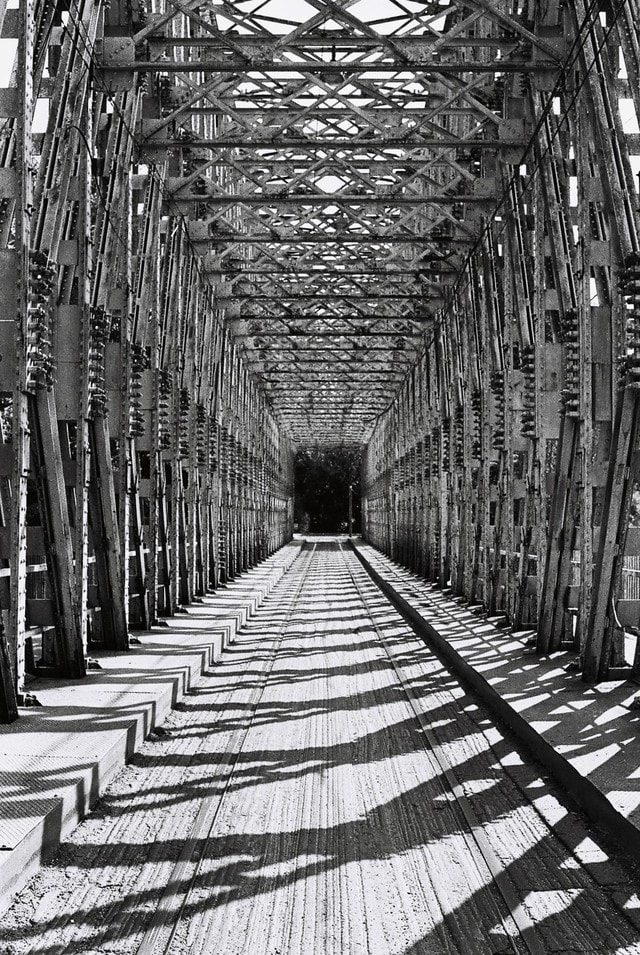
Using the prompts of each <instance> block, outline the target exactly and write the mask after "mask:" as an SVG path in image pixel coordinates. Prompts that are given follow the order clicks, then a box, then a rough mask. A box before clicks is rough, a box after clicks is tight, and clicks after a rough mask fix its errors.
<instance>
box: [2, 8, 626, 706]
mask: <svg viewBox="0 0 640 955" xmlns="http://www.w3.org/2000/svg"><path fill="white" fill-rule="evenodd" d="M638 24H640V4H639V3H638V0H612V2H606V0H593V2H585V0H566V2H561V0H546V2H544V3H543V2H540V0H439V2H435V0H434V2H427V3H419V2H416V0H296V2H285V0H236V2H228V0H147V2H145V3H143V2H141V0H111V2H110V3H107V2H104V0H57V2H56V0H14V2H11V0H9V2H8V3H5V4H2V5H0V25H1V29H2V33H1V38H2V52H3V54H4V55H3V57H2V63H3V64H4V75H3V77H2V88H1V89H0V123H1V130H0V287H1V290H2V301H3V308H2V310H1V312H0V354H1V356H2V361H1V363H0V388H1V392H0V435H1V444H0V607H1V609H2V615H1V620H2V626H1V628H0V718H1V719H2V720H4V721H10V720H13V719H14V718H15V717H16V716H17V715H18V707H19V705H20V704H21V703H25V702H28V693H27V691H28V678H29V675H30V674H33V673H34V672H38V673H45V674H47V673H51V674H57V675H59V676H60V675H62V676H65V677H69V678H78V677H82V676H83V674H84V673H85V670H86V668H87V666H88V665H90V664H88V661H89V660H90V654H91V646H92V645H93V644H95V643H99V644H101V645H102V646H103V647H106V648H113V649H124V648H126V647H127V646H128V641H129V640H130V639H131V633H130V631H131V629H132V628H136V627H139V628H148V627H149V626H150V625H151V624H152V623H154V622H156V621H157V620H158V619H160V618H162V617H163V616H166V615H170V614H172V613H174V612H176V611H178V610H179V609H180V608H181V607H182V606H184V605H185V604H188V603H190V602H192V601H194V600H197V598H198V596H199V595H201V594H203V593H204V592H205V591H206V590H208V589H210V588H215V587H217V586H219V585H221V584H224V582H225V581H227V580H228V579H230V578H231V577H233V576H235V575H237V574H238V573H239V572H241V571H242V570H243V569H245V568H247V567H248V566H250V565H252V564H254V563H256V562H257V561H259V560H260V559H262V558H263V557H264V556H266V555H267V554H269V553H271V552H272V551H273V550H275V549H276V548H277V547H279V546H280V545H281V544H282V543H283V542H284V541H286V540H287V539H288V538H289V537H290V536H291V533H292V529H293V504H292V501H293V477H292V474H293V468H292V462H293V455H294V452H295V449H296V448H297V447H304V446H316V445H318V446H320V447H329V446H334V445H338V446H344V447H348V448H353V447H354V446H361V447H362V448H363V461H364V464H363V478H364V481H363V487H364V491H363V512H364V517H363V525H364V526H363V532H364V536H365V537H366V538H367V539H368V540H369V541H370V542H372V543H373V544H375V545H377V546H378V547H380V548H381V549H383V550H385V551H386V552H387V553H390V554H391V555H392V556H393V557H395V558H397V559H398V560H400V561H401V562H404V563H405V564H408V565H410V566H411V567H413V568H414V569H416V570H418V571H419V572H420V573H422V574H424V575H425V576H427V577H428V578H431V579H435V580H439V581H440V582H441V583H442V585H443V586H448V587H450V588H452V591H453V592H454V593H455V594H459V595H461V596H463V597H465V598H467V599H468V600H470V601H476V602H478V603H481V604H483V605H484V608H485V609H486V611H487V612H488V613H490V614H503V615H505V616H506V618H507V619H508V621H509V622H510V623H511V624H512V625H513V626H514V627H515V628H517V629H523V628H531V629H535V632H536V633H537V649H538V651H539V652H541V653H547V652H549V651H552V650H554V649H556V648H558V647H560V646H567V645H573V646H575V648H576V649H577V650H579V651H580V653H581V660H582V664H581V665H582V672H583V676H584V679H585V680H586V681H588V682H593V681H596V680H599V679H603V678H605V677H606V676H607V675H608V674H609V673H610V672H611V668H613V667H615V668H617V669H618V670H619V669H622V670H624V672H629V673H632V672H633V671H634V670H635V671H637V670H638V668H639V666H640V662H639V659H638V656H639V654H638V653H635V652H634V646H635V643H636V642H638V643H640V641H635V637H636V636H637V634H638V633H639V632H640V630H639V629H638V628H640V586H638V587H636V586H635V580H636V577H635V576H634V574H635V575H637V574H638V573H640V572H639V571H638V570H637V567H638V566H640V564H639V558H638V555H640V507H639V505H638V500H639V499H640V494H639V481H640V477H639V473H638V472H639V468H640V454H639V452H640V435H639V430H640V391H639V385H640V234H639V233H640V217H639V198H638V182H637V176H638V172H639V170H640V130H639V127H638V123H637V117H638V116H640V36H639V32H638V30H639V28H638Z"/></svg>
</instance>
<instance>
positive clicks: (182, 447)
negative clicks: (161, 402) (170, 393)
mask: <svg viewBox="0 0 640 955" xmlns="http://www.w3.org/2000/svg"><path fill="white" fill-rule="evenodd" d="M190 408H191V395H190V394H189V391H188V389H187V388H181V389H180V399H179V408H178V456H179V457H181V458H188V457H189V450H190V447H191V442H190V440H189V409H190Z"/></svg>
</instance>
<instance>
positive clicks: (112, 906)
mask: <svg viewBox="0 0 640 955" xmlns="http://www.w3.org/2000/svg"><path fill="white" fill-rule="evenodd" d="M202 613H203V614H206V606H205V607H204V609H203V611H202ZM638 889H640V878H638V877H637V876H636V875H634V873H633V872H632V871H631V870H630V869H629V868H628V867H625V866H623V865H622V863H618V862H615V861H614V860H613V859H612V858H611V857H610V856H609V854H608V853H607V850H606V847H603V846H602V845H599V844H598V843H597V841H596V840H594V837H593V833H591V832H590V831H589V830H588V829H587V827H586V824H585V823H584V822H583V820H582V819H581V818H580V817H579V816H578V815H576V814H575V813H574V812H572V811H570V810H568V809H567V807H566V806H565V805H564V804H563V802H562V800H561V798H560V797H559V795H558V793H557V792H556V791H554V789H553V787H552V786H551V785H550V784H549V783H548V781H546V780H545V779H544V778H543V777H541V775H540V770H539V768H536V766H535V765H532V764H530V763H529V762H528V761H527V760H526V758H525V757H524V756H523V755H522V754H521V753H519V752H518V751H517V749H516V748H515V747H514V744H513V742H512V741H511V740H509V739H507V738H505V737H504V735H503V734H502V733H501V732H500V731H499V730H498V729H497V727H496V726H495V724H494V723H493V722H492V720H491V718H490V717H489V715H488V713H487V712H486V711H485V710H484V708H483V707H482V706H481V705H479V704H478V702H477V701H476V700H474V699H473V698H471V697H470V696H469V695H468V694H467V693H465V691H464V690H463V689H462V688H461V687H460V685H459V684H458V683H457V681H456V680H455V679H453V678H452V677H451V676H450V675H449V674H448V673H447V672H446V671H445V670H444V668H443V666H442V665H441V664H440V663H439V662H438V660H437V659H436V658H435V657H434V656H433V654H432V653H431V652H430V651H429V650H428V649H427V648H426V647H425V646H424V644H423V643H422V642H421V641H420V640H419V639H418V638H416V637H415V636H414V634H413V633H412V632H410V631H409V630H408V628H407V625H406V624H405V623H404V621H403V620H402V618H400V617H399V616H398V614H397V612H396V611H395V610H394V609H393V607H392V606H391V605H390V604H389V603H388V601H387V600H386V598H384V597H383V596H382V595H381V593H380V591H379V590H378V589H377V588H376V587H375V585H374V584H373V583H372V582H371V580H370V578H369V577H368V576H367V575H366V574H365V572H364V570H363V569H362V567H361V565H360V564H359V562H358V560H357V558H356V557H355V556H354V555H353V554H352V553H350V552H348V551H345V550H343V549H342V547H341V545H339V544H336V543H324V544H323V543H320V544H318V545H317V546H316V547H315V549H314V550H312V549H311V548H307V549H306V550H305V551H304V552H303V553H302V555H301V556H300V557H299V558H298V559H297V560H296V561H295V563H294V564H293V566H292V569H291V571H290V572H289V573H288V574H286V575H285V577H284V578H283V579H282V580H281V582H280V583H279V584H277V585H276V587H275V588H274V590H273V592H272V594H271V595H270V596H269V597H267V598H266V600H265V602H264V604H263V606H262V608H261V609H260V610H258V611H257V612H256V613H255V615H254V616H253V617H252V619H251V620H250V621H249V622H248V624H247V626H245V627H244V628H243V629H242V631H241V632H240V633H239V634H238V636H237V638H236V639H235V642H234V643H233V644H232V645H231V646H229V647H228V648H227V649H226V650H225V652H224V653H223V654H222V658H221V662H220V663H219V664H218V665H216V666H215V667H213V668H210V669H209V670H208V671H207V673H206V676H205V679H204V680H203V682H202V683H201V684H200V685H199V686H198V687H197V688H196V689H194V690H192V691H191V692H190V693H188V694H187V695H185V697H184V698H183V701H182V703H181V704H179V705H178V707H177V708H176V709H175V710H173V712H172V713H171V714H170V716H169V717H168V718H167V720H166V722H165V724H164V726H163V727H162V729H161V730H158V731H156V732H155V733H154V734H153V735H152V737H151V738H150V740H149V741H148V742H146V743H145V744H144V745H143V746H142V749H141V750H140V752H139V754H138V755H136V756H135V757H134V758H133V759H132V761H131V763H130V764H129V766H128V767H127V768H126V769H125V770H124V771H123V772H122V773H120V775H119V776H118V777H117V778H116V779H115V781H114V782H113V783H112V784H111V786H110V787H109V790H108V793H107V795H106V797H105V798H104V799H103V800H102V801H101V802H100V803H99V804H98V806H97V808H96V810H95V811H94V812H93V813H92V814H91V815H90V816H89V818H88V819H87V820H86V821H85V822H84V823H82V824H81V825H80V826H79V827H78V828H77V829H76V830H75V832H74V833H73V834H72V836H70V837H69V838H68V839H67V840H66V841H65V843H64V844H63V846H62V849H61V851H60V853H59V854H58V856H57V857H56V859H55V860H54V862H53V863H52V864H50V865H48V866H46V867H45V868H43V870H42V871H41V872H40V873H39V874H38V875H37V876H36V878H35V879H34V880H33V881H32V882H31V884H30V885H29V886H28V888H27V889H26V890H25V891H23V892H22V893H21V894H20V896H19V898H18V900H17V901H16V902H15V903H14V905H13V906H12V907H11V908H10V909H9V911H8V913H7V914H6V915H5V917H4V919H3V929H2V932H3V933H4V937H5V939H6V943H5V944H6V945H7V946H8V947H6V948H5V951H6V952H7V953H9V952H10V953H11V955H23V953H27V952H32V953H35V952H37V953H38V955H54V953H55V955H58V953H62V952H64V953H72V952H83V953H94V952H108V953H116V952H117V953H132V955H133V953H135V952H140V953H141V955H144V953H148V955H150V953H151V952H162V951H171V952H173V953H185V952H189V953H192V952H193V953H200V952H202V953H205V952H211V953H213V952H215V953H217V955H240V953H247V955H249V953H250V955H267V953H268V955H294V953H295V955H297V953H302V952H313V953H314V955H315V953H318V955H351V953H353V955H356V953H358V955H387V953H389V955H391V953H394V955H395V953H397V955H401V953H402V955H409V953H411V955H413V953H415V955H418V953H420V955H422V953H458V952H459V953H465V955H467V953H471V952H473V953H476V952H477V953H485V952H486V953H498V952H558V953H560V952H564V953H567V952H577V951H580V952H594V953H595V952H597V953H609V952H610V953H618V955H630V953H635V952H638V953H640V927H637V926H634V923H633V918H634V916H635V914H636V909H635V907H636V906H637V905H638V904H639V903H638V897H637V895H636V894H635V893H636V891H637V890H638Z"/></svg>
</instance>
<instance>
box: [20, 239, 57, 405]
mask: <svg viewBox="0 0 640 955" xmlns="http://www.w3.org/2000/svg"><path fill="white" fill-rule="evenodd" d="M56 276H57V271H56V267H55V265H54V264H53V263H52V262H50V261H49V258H48V256H47V254H46V252H41V251H39V250H35V249H32V250H30V252H29V279H28V287H27V289H26V293H27V315H26V318H27V321H26V342H27V355H26V357H27V388H28V389H30V390H33V389H35V388H37V387H41V388H47V387H50V386H51V385H52V384H53V370H54V359H53V349H52V347H51V340H52V329H51V318H52V316H51V312H50V309H49V299H50V298H51V293H52V291H53V289H54V286H55V280H56Z"/></svg>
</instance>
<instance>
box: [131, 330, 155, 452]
mask: <svg viewBox="0 0 640 955" xmlns="http://www.w3.org/2000/svg"><path fill="white" fill-rule="evenodd" d="M130 354H131V359H130V387H129V434H130V435H131V437H132V438H135V437H139V436H140V435H143V434H144V431H145V420H144V414H143V412H142V411H140V408H141V407H142V400H141V399H142V374H143V372H144V371H145V369H147V368H148V367H149V364H150V362H149V354H148V352H147V350H146V349H145V348H144V347H143V346H142V345H139V344H138V343H137V342H133V343H132V344H131V346H130Z"/></svg>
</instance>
